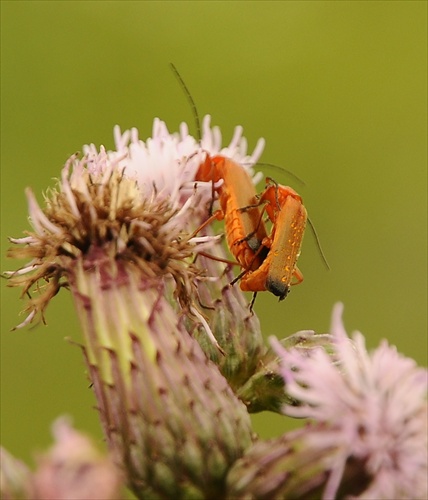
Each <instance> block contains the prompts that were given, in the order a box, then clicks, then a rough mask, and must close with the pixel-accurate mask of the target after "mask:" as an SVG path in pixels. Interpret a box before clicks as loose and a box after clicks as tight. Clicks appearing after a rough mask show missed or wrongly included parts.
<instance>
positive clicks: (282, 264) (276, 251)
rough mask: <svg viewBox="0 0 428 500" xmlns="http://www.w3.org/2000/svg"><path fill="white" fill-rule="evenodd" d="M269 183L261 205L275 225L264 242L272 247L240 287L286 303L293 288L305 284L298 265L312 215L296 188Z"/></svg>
mask: <svg viewBox="0 0 428 500" xmlns="http://www.w3.org/2000/svg"><path fill="white" fill-rule="evenodd" d="M266 180H267V183H268V184H267V187H266V189H265V191H264V192H263V193H262V195H261V197H260V200H259V203H260V204H262V203H265V210H266V212H267V214H268V216H269V218H270V220H271V221H272V224H273V226H272V231H271V234H270V236H269V237H266V238H265V239H263V240H262V242H261V244H262V245H263V246H264V247H267V248H269V253H268V254H267V256H266V258H265V259H264V260H263V262H262V263H261V264H260V266H259V267H258V268H257V269H251V270H249V271H248V272H246V273H244V274H243V275H242V279H241V283H240V287H241V290H244V291H248V292H261V291H264V290H268V291H269V292H271V293H273V294H274V295H276V296H277V297H279V300H283V299H285V297H286V296H287V294H288V292H289V291H290V286H291V285H296V284H298V283H301V282H302V281H303V275H302V273H301V272H300V271H299V269H298V268H297V266H296V263H297V259H298V258H299V255H300V248H301V245H302V239H303V234H304V231H305V227H306V221H307V218H308V215H307V212H306V208H305V207H304V205H303V202H302V198H301V197H300V196H299V195H298V194H297V193H296V192H295V191H294V190H293V189H291V188H290V187H287V186H281V185H278V184H277V183H276V182H275V181H273V180H272V179H270V178H267V179H266ZM293 279H295V280H296V281H295V282H293Z"/></svg>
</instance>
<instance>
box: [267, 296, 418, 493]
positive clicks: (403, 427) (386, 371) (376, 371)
mask: <svg viewBox="0 0 428 500" xmlns="http://www.w3.org/2000/svg"><path fill="white" fill-rule="evenodd" d="M342 310H343V306H342V305H341V304H337V305H336V307H335V308H334V312H333V320H332V326H331V333H332V335H333V339H334V340H333V345H334V354H333V356H334V359H335V361H334V362H333V361H332V358H331V356H329V355H328V354H327V353H326V352H325V351H324V350H322V349H317V350H313V351H311V352H310V353H309V356H302V353H301V352H299V351H298V350H295V349H291V350H286V349H284V348H283V347H282V346H281V345H280V344H279V343H278V342H277V341H276V340H275V339H272V344H273V345H274V347H275V349H276V351H277V353H278V355H279V356H280V357H281V358H282V375H283V377H284V380H285V384H286V388H287V392H288V394H290V395H291V396H293V397H294V398H295V399H296V400H298V401H300V406H297V407H293V406H286V407H284V413H286V414H287V415H291V416H295V417H308V418H310V419H312V420H313V422H314V425H315V427H314V428H313V431H311V430H310V428H309V429H307V443H309V442H310V446H311V447H312V448H313V449H317V450H319V451H320V450H322V449H323V448H325V449H326V450H327V448H333V449H335V450H336V451H335V453H334V459H332V460H331V463H330V464H329V468H330V469H331V475H330V479H329V480H328V482H327V485H326V489H325V491H324V498H335V497H336V495H337V491H338V489H339V487H340V483H341V481H342V479H343V474H346V469H347V464H348V465H349V464H350V462H353V463H354V465H355V463H358V464H360V465H359V467H360V468H361V469H363V470H364V472H365V474H366V476H368V477H370V478H371V481H370V482H369V485H368V487H367V489H365V491H364V492H363V493H362V494H361V497H362V498H385V499H389V498H426V495H427V399H426V396H427V371H426V370H425V369H423V368H418V367H417V365H416V363H415V362H414V361H413V360H412V359H410V358H406V357H405V356H403V355H401V354H399V353H398V352H397V350H396V348H395V347H393V346H390V345H389V344H388V343H387V342H386V341H383V342H382V343H381V344H380V346H379V347H378V348H377V349H375V350H374V351H373V352H372V353H368V352H367V350H366V347H365V341H364V337H363V336H362V334H361V333H359V332H356V333H354V335H353V336H352V340H350V339H349V337H348V335H347V333H346V331H345V329H344V326H343V323H342Z"/></svg>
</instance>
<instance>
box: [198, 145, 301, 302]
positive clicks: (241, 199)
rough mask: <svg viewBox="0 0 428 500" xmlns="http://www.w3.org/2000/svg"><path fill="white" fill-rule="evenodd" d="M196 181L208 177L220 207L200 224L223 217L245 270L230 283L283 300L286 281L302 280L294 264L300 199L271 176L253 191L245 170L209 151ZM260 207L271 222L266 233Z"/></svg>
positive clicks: (298, 245)
mask: <svg viewBox="0 0 428 500" xmlns="http://www.w3.org/2000/svg"><path fill="white" fill-rule="evenodd" d="M195 180H197V181H205V182H208V181H210V182H212V183H213V191H216V192H217V195H218V199H219V204H220V209H219V210H217V211H216V212H214V213H213V215H212V216H211V217H210V218H209V219H207V221H206V222H205V223H204V224H203V226H202V227H204V226H206V225H207V224H209V223H210V222H212V221H213V220H214V219H217V220H224V224H225V233H226V240H227V244H228V246H229V249H230V251H231V253H232V254H233V256H234V257H235V259H236V261H237V263H238V264H239V265H240V266H241V268H242V269H243V270H242V272H241V273H240V274H239V275H238V277H237V278H236V279H235V280H234V281H233V282H232V283H235V282H236V281H238V280H240V287H241V289H242V290H244V291H250V292H254V293H255V294H256V293H257V292H260V291H265V290H267V291H270V292H271V293H273V294H274V295H276V296H278V297H279V300H283V299H284V298H285V297H286V296H287V294H288V292H289V290H290V286H291V285H294V284H298V283H301V282H302V280H303V275H302V273H301V272H300V271H299V269H298V268H297V266H296V263H297V259H298V257H299V255H300V248H301V244H302V239H303V234H304V231H305V226H306V221H307V212H306V209H305V207H304V206H303V203H302V198H301V197H300V196H299V195H298V194H297V193H296V192H295V191H294V190H293V189H291V188H289V187H286V186H281V185H278V184H277V183H276V182H275V181H273V180H272V179H270V178H267V183H268V184H267V186H266V189H265V190H264V191H263V193H262V194H261V195H260V196H257V194H256V190H255V187H254V184H253V182H252V180H251V177H250V175H249V174H248V172H247V171H246V169H245V168H244V167H243V166H241V165H239V164H238V163H236V162H234V161H232V160H231V159H228V158H225V157H223V156H209V155H208V154H207V155H206V158H205V161H204V162H203V163H202V164H201V165H200V167H199V169H198V171H197V174H196V177H195ZM220 180H222V181H223V182H222V183H221V184H220V185H219V186H218V187H215V186H216V184H218V183H219V181H220ZM264 212H266V213H267V215H268V217H269V219H270V220H271V222H272V229H271V232H270V234H269V235H268V234H267V231H266V226H265V223H264V221H263V216H264ZM293 280H294V281H293ZM251 305H252V304H251Z"/></svg>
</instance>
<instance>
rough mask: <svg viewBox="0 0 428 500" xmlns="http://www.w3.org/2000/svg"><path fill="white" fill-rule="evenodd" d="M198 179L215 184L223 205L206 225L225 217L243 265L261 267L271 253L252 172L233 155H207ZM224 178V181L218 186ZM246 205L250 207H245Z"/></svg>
mask: <svg viewBox="0 0 428 500" xmlns="http://www.w3.org/2000/svg"><path fill="white" fill-rule="evenodd" d="M195 180H196V181H205V182H209V181H210V182H212V183H213V190H214V191H216V192H217V193H218V196H219V202H220V207H221V208H220V210H217V211H216V212H214V214H213V215H212V216H211V217H210V218H209V219H208V220H207V221H206V222H205V223H204V224H203V226H205V225H207V224H209V223H210V222H211V221H212V220H214V219H217V220H223V219H224V224H225V232H226V240H227V244H228V246H229V249H230V251H231V253H232V254H233V256H234V257H235V259H236V260H237V262H238V263H239V265H240V266H241V267H242V268H243V269H244V270H246V271H247V270H248V271H250V270H251V271H253V270H256V269H258V268H259V267H260V265H261V264H262V262H263V260H264V259H265V257H266V255H267V253H268V249H267V248H266V247H265V246H264V245H263V243H262V242H263V241H264V240H265V239H266V238H267V233H266V228H265V225H264V222H263V216H262V210H261V208H260V203H259V202H258V200H257V195H256V190H255V187H254V184H253V182H252V180H251V177H250V175H249V174H248V172H247V171H246V170H245V168H244V167H242V166H241V165H239V163H236V162H234V161H233V160H231V159H229V158H225V157H224V156H219V155H218V156H209V155H208V154H207V156H206V158H205V161H204V162H203V163H202V164H201V165H200V167H199V170H198V172H197V174H196V177H195ZM221 180H222V181H223V182H222V183H221V184H220V185H219V186H218V187H215V184H217V183H219V181H221ZM242 207H246V208H245V210H242ZM203 226H202V227H203Z"/></svg>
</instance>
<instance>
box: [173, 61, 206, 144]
mask: <svg viewBox="0 0 428 500" xmlns="http://www.w3.org/2000/svg"><path fill="white" fill-rule="evenodd" d="M169 64H170V66H171V70H172V72H173V73H174V76H175V77H176V78H177V80H178V83H179V84H180V87H181V88H182V90H183V92H184V94H185V96H186V98H187V100H188V101H189V104H190V107H191V108H192V113H193V117H194V119H195V125H196V134H197V137H198V141H199V142H201V138H202V134H201V120H200V118H199V113H198V108H197V107H196V103H195V101H194V99H193V97H192V94H191V93H190V90H189V88H188V87H187V85H186V83H185V82H184V80H183V78H182V76H181V75H180V73H179V72H178V69H177V68H176V67H175V66H174V64H173V63H169Z"/></svg>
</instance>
